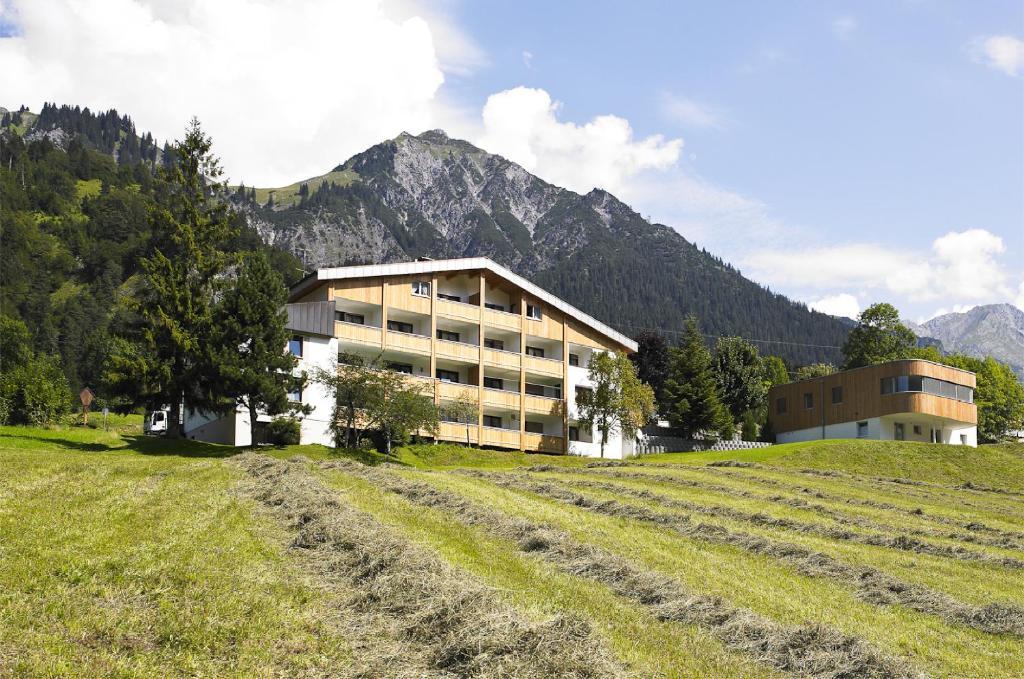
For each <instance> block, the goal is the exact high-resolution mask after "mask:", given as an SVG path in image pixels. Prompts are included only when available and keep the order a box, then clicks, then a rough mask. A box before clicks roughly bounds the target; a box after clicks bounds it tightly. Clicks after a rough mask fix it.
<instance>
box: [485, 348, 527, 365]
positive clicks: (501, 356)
mask: <svg viewBox="0 0 1024 679" xmlns="http://www.w3.org/2000/svg"><path fill="white" fill-rule="evenodd" d="M520 359H521V356H520V355H519V354H518V353H516V352H514V351H502V350H501V349H488V348H487V347H484V363H486V364H487V365H493V366H495V367H498V368H510V369H512V370H519V361H520Z"/></svg>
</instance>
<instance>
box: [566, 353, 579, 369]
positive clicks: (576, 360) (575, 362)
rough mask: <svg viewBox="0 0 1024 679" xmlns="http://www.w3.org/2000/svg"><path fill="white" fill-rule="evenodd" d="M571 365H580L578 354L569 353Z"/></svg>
mask: <svg viewBox="0 0 1024 679" xmlns="http://www.w3.org/2000/svg"><path fill="white" fill-rule="evenodd" d="M569 365H572V366H576V367H577V368H578V367H579V365H580V357H579V356H577V355H576V354H569Z"/></svg>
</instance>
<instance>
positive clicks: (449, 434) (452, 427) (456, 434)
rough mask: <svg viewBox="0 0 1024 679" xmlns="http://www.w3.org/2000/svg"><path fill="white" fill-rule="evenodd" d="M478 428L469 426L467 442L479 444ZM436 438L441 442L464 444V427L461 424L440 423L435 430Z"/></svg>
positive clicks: (474, 425) (472, 425)
mask: <svg viewBox="0 0 1024 679" xmlns="http://www.w3.org/2000/svg"><path fill="white" fill-rule="evenodd" d="M479 432H480V428H479V427H478V426H477V425H476V424H470V425H469V442H470V443H479V441H478V435H479ZM437 438H438V439H440V440H442V441H457V442H459V443H465V442H466V425H465V424H462V423H461V422H441V423H440V426H439V427H438V430H437Z"/></svg>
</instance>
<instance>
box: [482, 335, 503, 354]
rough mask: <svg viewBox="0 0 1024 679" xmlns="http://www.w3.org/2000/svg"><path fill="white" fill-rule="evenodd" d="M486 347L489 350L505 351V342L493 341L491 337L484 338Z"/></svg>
mask: <svg viewBox="0 0 1024 679" xmlns="http://www.w3.org/2000/svg"><path fill="white" fill-rule="evenodd" d="M484 346H485V347H487V348H488V349H498V350H500V351H504V350H505V341H504V340H499V339H491V338H490V337H485V338H484Z"/></svg>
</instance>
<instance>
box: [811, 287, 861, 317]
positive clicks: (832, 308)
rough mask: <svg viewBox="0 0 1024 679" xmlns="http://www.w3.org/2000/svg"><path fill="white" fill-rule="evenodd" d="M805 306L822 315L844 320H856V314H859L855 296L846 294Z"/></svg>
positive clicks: (858, 305)
mask: <svg viewBox="0 0 1024 679" xmlns="http://www.w3.org/2000/svg"><path fill="white" fill-rule="evenodd" d="M807 306H809V307H810V308H812V309H814V310H815V311H820V312H821V313H823V314H830V315H832V316H844V317H846V318H857V314H859V313H860V302H858V301H857V298H856V297H855V296H853V295H851V294H849V293H846V292H844V293H840V294H838V295H829V296H827V297H822V298H821V299H818V300H815V301H813V302H808V303H807Z"/></svg>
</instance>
